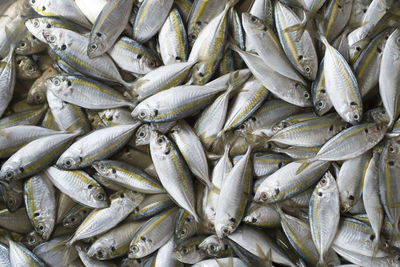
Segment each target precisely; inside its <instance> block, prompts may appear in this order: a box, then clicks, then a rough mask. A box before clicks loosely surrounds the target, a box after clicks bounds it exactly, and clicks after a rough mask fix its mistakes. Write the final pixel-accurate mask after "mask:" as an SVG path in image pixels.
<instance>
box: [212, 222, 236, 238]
mask: <svg viewBox="0 0 400 267" xmlns="http://www.w3.org/2000/svg"><path fill="white" fill-rule="evenodd" d="M233 224H234V223H233V222H231V221H229V222H227V223H218V222H216V223H215V232H216V233H217V236H218V237H219V238H224V237H227V236H228V235H230V234H231V233H232V232H233V230H234V229H233Z"/></svg>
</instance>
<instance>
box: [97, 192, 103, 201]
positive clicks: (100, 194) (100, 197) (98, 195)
mask: <svg viewBox="0 0 400 267" xmlns="http://www.w3.org/2000/svg"><path fill="white" fill-rule="evenodd" d="M96 198H97V199H98V200H104V195H103V194H102V193H99V194H97V196H96Z"/></svg>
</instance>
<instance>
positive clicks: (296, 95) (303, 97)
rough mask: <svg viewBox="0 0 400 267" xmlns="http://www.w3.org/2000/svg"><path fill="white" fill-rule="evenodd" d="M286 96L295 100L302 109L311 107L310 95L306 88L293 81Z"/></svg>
mask: <svg viewBox="0 0 400 267" xmlns="http://www.w3.org/2000/svg"><path fill="white" fill-rule="evenodd" d="M289 87H290V88H289V90H288V94H290V95H291V96H290V97H291V98H293V99H296V100H297V101H298V102H299V103H301V106H303V107H312V106H313V104H312V100H311V94H310V93H309V92H308V91H307V88H306V87H305V86H304V85H303V84H302V83H300V82H297V81H293V82H291V83H290V86H289Z"/></svg>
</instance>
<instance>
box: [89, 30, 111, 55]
mask: <svg viewBox="0 0 400 267" xmlns="http://www.w3.org/2000/svg"><path fill="white" fill-rule="evenodd" d="M106 42H107V36H106V34H104V33H102V32H96V33H94V32H93V33H92V34H91V35H90V40H89V44H88V47H87V55H88V57H89V58H95V57H98V56H101V55H102V54H103V52H104V51H105V50H106V49H107V48H106Z"/></svg>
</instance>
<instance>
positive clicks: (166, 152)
mask: <svg viewBox="0 0 400 267" xmlns="http://www.w3.org/2000/svg"><path fill="white" fill-rule="evenodd" d="M150 153H151V158H152V160H153V163H154V167H155V169H156V171H157V174H158V177H159V179H160V182H161V184H162V185H163V187H164V188H165V190H166V191H167V192H168V194H169V195H170V196H171V197H172V199H174V200H175V201H176V202H177V203H178V205H179V206H181V207H182V208H184V209H185V210H187V211H188V212H189V213H190V214H191V215H193V216H194V218H195V220H196V221H198V220H199V219H198V215H197V213H196V211H195V199H194V197H195V196H194V188H193V181H192V177H191V174H190V171H189V168H188V166H187V165H186V162H185V160H184V159H183V157H182V155H181V153H180V152H179V150H178V149H177V147H176V146H175V144H174V143H172V142H171V140H170V139H169V138H168V137H166V136H165V135H162V134H160V133H158V132H155V131H153V132H152V133H151V137H150Z"/></svg>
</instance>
